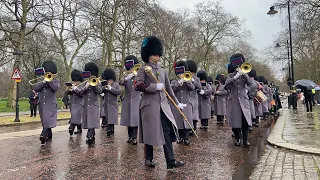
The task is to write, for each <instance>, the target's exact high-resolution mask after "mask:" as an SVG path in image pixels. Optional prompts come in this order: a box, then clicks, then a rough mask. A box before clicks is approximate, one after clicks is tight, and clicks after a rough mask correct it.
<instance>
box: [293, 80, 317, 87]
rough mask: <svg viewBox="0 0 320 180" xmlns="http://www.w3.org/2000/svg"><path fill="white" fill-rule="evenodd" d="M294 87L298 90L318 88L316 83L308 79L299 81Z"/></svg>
mask: <svg viewBox="0 0 320 180" xmlns="http://www.w3.org/2000/svg"><path fill="white" fill-rule="evenodd" d="M294 85H295V86H296V87H297V88H301V89H304V88H307V89H313V88H314V87H316V86H317V85H316V83H314V82H313V81H311V80H308V79H302V80H298V81H296V82H295V83H294Z"/></svg>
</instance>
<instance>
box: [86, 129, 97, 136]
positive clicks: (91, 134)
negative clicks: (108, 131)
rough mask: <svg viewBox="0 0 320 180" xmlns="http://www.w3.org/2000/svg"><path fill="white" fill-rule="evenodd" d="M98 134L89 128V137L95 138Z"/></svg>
mask: <svg viewBox="0 0 320 180" xmlns="http://www.w3.org/2000/svg"><path fill="white" fill-rule="evenodd" d="M95 136H96V132H95V130H94V129H88V132H87V138H94V137H95Z"/></svg>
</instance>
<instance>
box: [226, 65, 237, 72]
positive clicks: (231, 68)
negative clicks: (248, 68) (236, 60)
mask: <svg viewBox="0 0 320 180" xmlns="http://www.w3.org/2000/svg"><path fill="white" fill-rule="evenodd" d="M234 71H236V69H235V68H234V67H233V66H232V65H231V64H228V73H229V74H231V73H233V72H234Z"/></svg>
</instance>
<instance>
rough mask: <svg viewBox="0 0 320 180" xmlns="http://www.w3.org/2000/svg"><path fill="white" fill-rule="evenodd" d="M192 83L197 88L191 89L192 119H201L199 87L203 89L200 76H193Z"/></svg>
mask: <svg viewBox="0 0 320 180" xmlns="http://www.w3.org/2000/svg"><path fill="white" fill-rule="evenodd" d="M192 84H193V85H194V87H195V89H194V90H192V91H189V98H190V101H191V105H192V119H193V120H196V121H199V120H200V117H199V107H198V105H199V100H198V89H201V83H200V79H199V78H198V77H195V76H194V77H193V81H192Z"/></svg>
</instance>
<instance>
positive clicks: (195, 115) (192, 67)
mask: <svg viewBox="0 0 320 180" xmlns="http://www.w3.org/2000/svg"><path fill="white" fill-rule="evenodd" d="M186 63H187V64H188V69H189V71H190V72H191V74H192V78H193V80H192V81H191V82H192V84H193V85H194V86H195V89H194V90H192V91H190V92H189V93H190V95H189V98H190V101H191V105H192V119H193V129H194V130H195V132H197V122H198V121H200V117H199V108H198V104H199V100H198V92H197V91H198V89H200V88H201V83H200V79H199V78H198V77H197V76H196V73H197V71H198V66H197V63H196V62H195V61H194V60H187V61H186ZM190 135H191V136H192V135H194V134H193V132H192V131H190Z"/></svg>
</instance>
